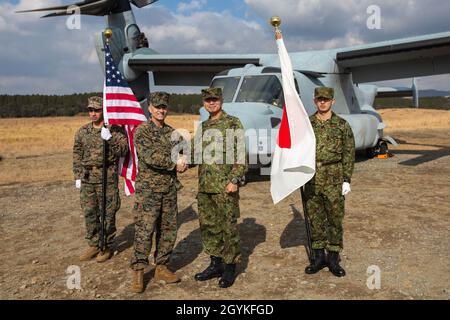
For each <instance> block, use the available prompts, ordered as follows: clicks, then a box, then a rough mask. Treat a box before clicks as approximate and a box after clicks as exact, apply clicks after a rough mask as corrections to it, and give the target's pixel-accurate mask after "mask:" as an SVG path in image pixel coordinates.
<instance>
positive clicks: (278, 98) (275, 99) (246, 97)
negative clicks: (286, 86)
mask: <svg viewBox="0 0 450 320" xmlns="http://www.w3.org/2000/svg"><path fill="white" fill-rule="evenodd" d="M236 102H262V103H267V104H271V105H273V106H275V107H280V108H282V107H283V104H284V97H283V88H282V86H281V83H280V81H279V80H278V78H277V77H276V76H274V75H263V76H246V77H244V80H243V82H242V85H241V89H240V90H239V94H238V96H237V98H236Z"/></svg>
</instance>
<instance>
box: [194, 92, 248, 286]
mask: <svg viewBox="0 0 450 320" xmlns="http://www.w3.org/2000/svg"><path fill="white" fill-rule="evenodd" d="M202 97H203V101H204V104H205V108H206V109H207V110H208V112H210V118H209V119H208V120H206V121H204V122H203V123H202V124H201V126H200V128H199V130H198V131H197V135H196V137H195V139H194V141H193V145H192V146H191V149H192V150H193V152H192V153H191V154H192V159H191V162H192V163H194V164H198V163H201V164H199V167H198V179H199V184H198V196H197V200H198V211H199V221H200V232H201V237H202V243H203V248H204V250H205V252H206V253H208V254H209V255H210V256H211V264H210V266H209V267H208V268H207V269H206V270H205V271H203V272H201V273H198V274H196V276H195V279H196V280H198V281H204V280H208V279H211V278H214V277H220V276H222V278H221V279H220V281H219V286H220V287H222V288H226V287H229V286H231V285H232V284H233V282H234V275H235V267H236V263H237V262H238V260H239V256H240V244H239V241H240V239H239V233H238V230H237V219H238V218H239V216H240V212H239V191H238V186H239V184H241V182H242V180H243V178H244V177H245V173H246V172H247V164H246V157H245V141H244V131H243V126H242V124H241V122H240V120H239V119H238V118H236V117H232V116H230V115H228V114H227V113H226V112H224V111H223V110H222V103H223V99H222V90H221V89H220V88H209V89H205V90H203V91H202ZM213 115H214V117H213ZM202 136H203V137H202ZM202 156H203V157H202ZM230 187H231V188H232V190H230V189H229V188H230ZM223 263H225V266H224V265H223Z"/></svg>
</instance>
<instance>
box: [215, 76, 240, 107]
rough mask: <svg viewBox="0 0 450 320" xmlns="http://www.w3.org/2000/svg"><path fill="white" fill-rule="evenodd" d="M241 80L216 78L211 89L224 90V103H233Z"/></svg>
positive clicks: (238, 78) (236, 78) (237, 78)
mask: <svg viewBox="0 0 450 320" xmlns="http://www.w3.org/2000/svg"><path fill="white" fill-rule="evenodd" d="M240 79H241V78H240V77H227V78H216V79H214V81H213V82H212V84H211V87H214V88H222V92H223V102H232V101H233V97H234V93H235V92H236V89H237V86H238V85H239V80H240Z"/></svg>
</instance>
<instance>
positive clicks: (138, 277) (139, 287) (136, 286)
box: [130, 270, 144, 293]
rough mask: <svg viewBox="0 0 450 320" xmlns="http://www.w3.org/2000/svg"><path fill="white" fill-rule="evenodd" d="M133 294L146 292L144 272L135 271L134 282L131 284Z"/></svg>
mask: <svg viewBox="0 0 450 320" xmlns="http://www.w3.org/2000/svg"><path fill="white" fill-rule="evenodd" d="M130 291H131V292H133V293H142V292H144V270H133V282H132V284H131V289H130Z"/></svg>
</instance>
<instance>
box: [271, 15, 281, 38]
mask: <svg viewBox="0 0 450 320" xmlns="http://www.w3.org/2000/svg"><path fill="white" fill-rule="evenodd" d="M270 24H271V25H272V27H274V28H275V39H277V40H278V39H281V38H282V36H281V29H280V25H281V18H280V17H279V16H273V17H272V18H270Z"/></svg>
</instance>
